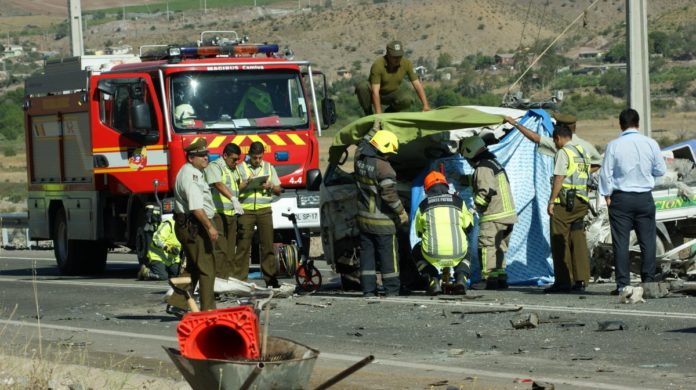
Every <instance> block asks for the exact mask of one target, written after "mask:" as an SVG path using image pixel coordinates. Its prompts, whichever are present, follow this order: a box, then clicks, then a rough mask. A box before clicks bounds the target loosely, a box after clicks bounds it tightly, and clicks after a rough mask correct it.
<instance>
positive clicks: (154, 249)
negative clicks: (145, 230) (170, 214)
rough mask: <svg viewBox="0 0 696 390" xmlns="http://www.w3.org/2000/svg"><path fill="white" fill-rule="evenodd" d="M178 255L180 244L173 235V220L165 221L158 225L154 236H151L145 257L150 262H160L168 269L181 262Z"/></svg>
mask: <svg viewBox="0 0 696 390" xmlns="http://www.w3.org/2000/svg"><path fill="white" fill-rule="evenodd" d="M180 253H181V243H179V240H177V239H176V234H174V220H173V219H166V220H164V221H162V222H161V223H160V224H159V226H158V227H157V230H156V231H155V234H154V235H153V236H152V242H151V243H150V250H149V251H148V252H147V257H148V259H150V261H151V262H152V261H161V262H163V263H164V265H166V266H167V267H169V266H170V265H172V264H174V263H179V262H180V261H181V256H179V254H180Z"/></svg>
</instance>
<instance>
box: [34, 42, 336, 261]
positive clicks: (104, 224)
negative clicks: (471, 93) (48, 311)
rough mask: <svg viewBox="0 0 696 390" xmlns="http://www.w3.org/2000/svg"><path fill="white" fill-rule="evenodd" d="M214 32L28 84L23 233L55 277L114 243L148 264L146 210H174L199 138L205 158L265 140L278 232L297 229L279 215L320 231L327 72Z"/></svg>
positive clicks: (329, 109) (74, 64)
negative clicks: (44, 251) (52, 264)
mask: <svg viewBox="0 0 696 390" xmlns="http://www.w3.org/2000/svg"><path fill="white" fill-rule="evenodd" d="M219 33H223V32H219V31H214V32H204V33H202V34H201V39H200V41H199V42H198V44H197V45H195V46H191V47H182V46H157V47H154V46H153V47H149V48H146V50H149V52H146V53H143V51H142V50H143V49H142V48H141V55H140V56H132V57H131V58H123V56H121V57H119V58H118V61H117V62H118V64H114V63H113V61H110V60H109V59H108V58H105V57H100V58H99V59H97V58H93V57H89V56H85V57H73V58H68V59H62V60H57V61H49V62H47V64H46V68H45V72H44V74H42V75H39V76H35V77H32V78H30V79H28V80H27V82H26V89H25V93H26V99H25V132H26V144H27V145H26V146H27V171H28V187H29V195H28V210H29V233H30V236H31V238H32V239H34V240H40V239H44V240H46V239H50V240H53V242H54V251H55V256H56V261H57V263H58V267H59V269H60V271H61V272H62V273H65V274H79V273H86V272H98V271H100V270H102V269H103V268H104V266H105V263H106V255H107V251H108V249H109V248H111V247H114V246H119V245H123V246H127V247H130V248H132V249H135V251H136V253H137V254H138V258H139V260H140V261H141V262H144V261H147V246H148V245H149V242H150V237H151V234H152V232H153V231H154V227H153V221H152V214H153V213H152V212H151V211H152V210H153V208H154V207H157V208H161V210H162V211H163V212H164V213H167V212H171V211H172V209H173V203H174V202H173V193H172V191H173V188H174V180H175V178H176V174H177V173H178V171H179V169H180V168H181V166H182V165H183V164H184V163H185V162H186V158H185V154H184V151H183V148H184V146H186V145H188V144H189V143H190V142H192V141H193V140H195V139H196V138H205V139H206V140H207V142H208V147H209V149H210V160H211V161H213V160H214V159H216V158H219V157H220V156H221V154H222V149H223V148H224V147H225V145H227V144H228V143H230V142H234V143H236V144H238V145H239V146H240V147H241V149H242V156H241V157H242V159H243V158H244V157H245V155H246V153H247V151H248V149H249V145H250V144H251V143H252V142H254V141H260V142H262V143H263V144H264V145H265V154H264V159H265V160H266V161H269V162H270V163H272V164H273V165H274V166H275V168H276V170H277V172H278V175H279V176H280V180H281V184H282V186H283V188H284V193H283V194H282V195H281V196H279V197H277V198H276V199H274V202H273V211H274V213H273V219H274V221H273V222H274V227H275V230H276V232H277V234H278V236H279V237H278V238H277V239H278V240H280V241H285V242H289V241H290V239H291V238H293V237H294V235H293V234H292V225H291V223H290V222H289V221H288V219H287V218H285V217H283V216H282V215H281V213H290V212H292V213H295V214H296V215H297V220H298V223H299V227H300V228H302V229H306V230H315V231H318V230H319V209H318V206H319V191H318V189H319V185H320V183H321V174H320V171H319V143H318V141H317V138H316V135H317V134H321V124H322V123H323V124H324V127H326V126H328V125H330V124H332V123H334V122H335V119H336V114H335V108H334V104H333V101H331V100H330V99H329V98H328V97H327V94H326V82H325V81H326V80H325V79H324V83H323V91H324V94H323V96H324V98H323V99H322V100H321V102H322V104H321V110H320V109H319V105H318V104H317V97H316V94H315V79H316V77H315V76H316V75H319V76H323V75H321V74H320V73H318V72H313V71H312V67H311V64H310V63H309V62H307V61H294V60H291V59H289V58H284V57H282V56H280V55H279V54H278V52H279V50H278V46H277V45H272V44H247V43H246V42H245V40H243V39H239V38H238V36H237V34H236V33H234V32H224V33H227V34H228V35H230V36H232V38H220V37H219V36H217V35H215V34H219ZM211 36H212V38H208V39H206V37H211ZM258 55H261V56H262V57H259V56H258ZM320 111H321V113H322V115H321V119H320V115H319V113H320ZM313 117H314V118H313Z"/></svg>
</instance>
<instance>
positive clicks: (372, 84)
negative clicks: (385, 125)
mask: <svg viewBox="0 0 696 390" xmlns="http://www.w3.org/2000/svg"><path fill="white" fill-rule="evenodd" d="M406 76H408V79H409V81H410V82H411V85H413V89H414V90H415V91H416V94H417V95H418V98H419V99H420V101H421V104H422V105H423V111H430V105H429V104H428V98H427V97H426V96H425V90H424V89H423V84H421V82H420V79H419V78H418V75H417V74H416V72H415V71H414V70H413V64H412V63H411V61H410V60H408V59H406V58H404V46H403V45H402V44H401V42H400V41H392V42H389V44H388V45H387V53H386V55H384V56H383V57H379V58H377V59H376V60H375V62H374V63H373V64H372V67H370V77H369V79H368V80H365V81H362V82H359V83H357V84H356V85H355V94H356V96H357V97H358V103H359V104H360V107H362V109H363V112H365V115H372V114H380V113H382V112H401V111H408V110H409V109H410V108H411V104H412V103H413V98H412V97H411V95H409V93H408V92H407V91H405V90H403V89H401V82H402V81H403V80H404V77H406ZM384 106H388V108H387V109H386V110H384ZM373 108H374V110H373Z"/></svg>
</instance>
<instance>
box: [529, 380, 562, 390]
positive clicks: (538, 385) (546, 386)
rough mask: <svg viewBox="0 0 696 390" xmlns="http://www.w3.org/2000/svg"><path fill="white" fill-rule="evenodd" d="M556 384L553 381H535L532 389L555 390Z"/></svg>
mask: <svg viewBox="0 0 696 390" xmlns="http://www.w3.org/2000/svg"><path fill="white" fill-rule="evenodd" d="M555 389H556V386H554V384H553V383H549V382H542V381H534V382H532V390H555Z"/></svg>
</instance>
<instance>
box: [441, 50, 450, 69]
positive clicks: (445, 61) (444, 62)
mask: <svg viewBox="0 0 696 390" xmlns="http://www.w3.org/2000/svg"><path fill="white" fill-rule="evenodd" d="M448 66H452V55H451V54H450V53H447V52H444V53H440V55H439V56H437V67H438V68H446V67H448Z"/></svg>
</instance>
